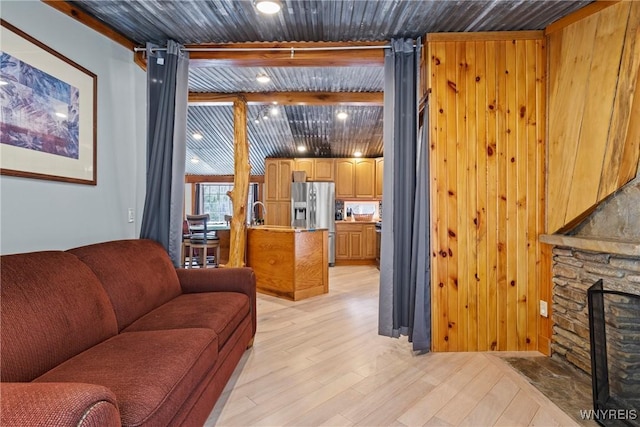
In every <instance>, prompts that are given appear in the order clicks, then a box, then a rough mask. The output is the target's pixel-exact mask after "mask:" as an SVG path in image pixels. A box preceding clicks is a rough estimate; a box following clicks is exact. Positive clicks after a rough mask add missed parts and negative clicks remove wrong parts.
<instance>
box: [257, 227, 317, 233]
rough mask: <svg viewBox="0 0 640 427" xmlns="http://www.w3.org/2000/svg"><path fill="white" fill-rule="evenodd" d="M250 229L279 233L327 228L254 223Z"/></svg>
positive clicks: (309, 231) (305, 231)
mask: <svg viewBox="0 0 640 427" xmlns="http://www.w3.org/2000/svg"><path fill="white" fill-rule="evenodd" d="M249 229H250V230H264V231H275V232H278V233H311V232H314V231H324V230H327V229H326V228H304V227H291V226H289V225H252V226H251V227H249Z"/></svg>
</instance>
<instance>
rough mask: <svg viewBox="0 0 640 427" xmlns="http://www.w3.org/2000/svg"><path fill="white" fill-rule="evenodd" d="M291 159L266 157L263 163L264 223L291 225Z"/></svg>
mask: <svg viewBox="0 0 640 427" xmlns="http://www.w3.org/2000/svg"><path fill="white" fill-rule="evenodd" d="M292 172H293V160H292V159H266V160H265V163H264V188H265V190H264V205H265V208H266V209H267V213H266V214H265V218H264V223H265V225H286V226H290V225H291V181H292Z"/></svg>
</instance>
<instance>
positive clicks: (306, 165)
mask: <svg viewBox="0 0 640 427" xmlns="http://www.w3.org/2000/svg"><path fill="white" fill-rule="evenodd" d="M293 170H294V171H304V172H305V173H306V174H307V181H313V180H314V179H315V175H316V162H315V159H295V160H294V161H293Z"/></svg>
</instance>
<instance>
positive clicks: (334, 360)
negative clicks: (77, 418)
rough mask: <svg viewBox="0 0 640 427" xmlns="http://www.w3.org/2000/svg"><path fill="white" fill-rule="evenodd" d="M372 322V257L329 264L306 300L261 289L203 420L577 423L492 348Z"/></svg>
mask: <svg viewBox="0 0 640 427" xmlns="http://www.w3.org/2000/svg"><path fill="white" fill-rule="evenodd" d="M377 325H378V271H377V270H376V269H375V267H371V266H349V267H346V266H345V267H333V268H331V269H330V279H329V293H328V294H326V295H321V296H317V297H313V298H310V299H307V300H303V301H298V302H291V301H285V300H281V299H278V298H274V297H270V296H266V295H261V294H258V332H257V334H256V338H255V343H254V346H253V348H252V349H250V350H249V351H247V352H246V353H245V355H244V356H243V359H242V360H241V362H240V365H239V366H238V367H237V369H236V370H235V372H234V374H233V376H232V378H231V380H230V381H229V383H228V384H227V387H226V388H225V390H224V392H223V394H222V396H221V397H220V399H219V401H218V403H217V404H216V407H215V408H214V410H213V411H212V413H211V415H210V416H209V419H208V420H207V423H206V425H207V426H214V425H216V426H284V425H292V426H320V425H329V426H351V425H365V426H418V425H426V426H449V425H473V426H485V425H487V426H490V425H496V426H504V425H508V426H526V425H540V426H559V425H561V426H569V425H576V423H575V422H574V421H573V420H572V419H571V418H570V417H569V416H567V415H566V414H565V413H564V412H562V411H561V410H560V409H559V408H558V407H556V406H555V405H554V404H553V403H552V402H551V401H549V399H547V398H546V397H545V396H544V395H543V394H542V393H540V392H539V391H538V390H537V389H536V388H534V387H533V386H532V385H531V384H529V383H528V382H527V381H526V379H525V378H523V377H522V376H521V375H520V374H518V373H517V372H516V371H514V370H513V369H512V368H511V367H509V365H507V364H506V363H505V362H504V361H502V360H501V359H500V357H498V356H497V355H496V353H428V354H423V355H417V354H414V353H413V352H412V351H411V348H410V344H408V343H407V340H406V338H401V339H392V338H388V337H381V336H379V335H378V334H377V328H378V326H377ZM514 354H515V355H518V354H521V353H510V354H509V356H514ZM536 354H537V353H536ZM502 355H504V354H502ZM523 355H527V356H531V355H532V354H531V353H524V354H523Z"/></svg>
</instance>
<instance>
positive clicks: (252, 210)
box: [251, 200, 267, 225]
mask: <svg viewBox="0 0 640 427" xmlns="http://www.w3.org/2000/svg"><path fill="white" fill-rule="evenodd" d="M256 205H261V206H262V214H263V215H264V216H263V217H262V218H263V224H264V218H265V217H266V216H267V208H266V207H265V206H264V203H262V202H261V201H260V200H257V201H255V202H253V205H251V214H252V215H253V218H252V220H251V224H252V225H256V224H257V222H256V221H257V219H256V211H255V207H256Z"/></svg>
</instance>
